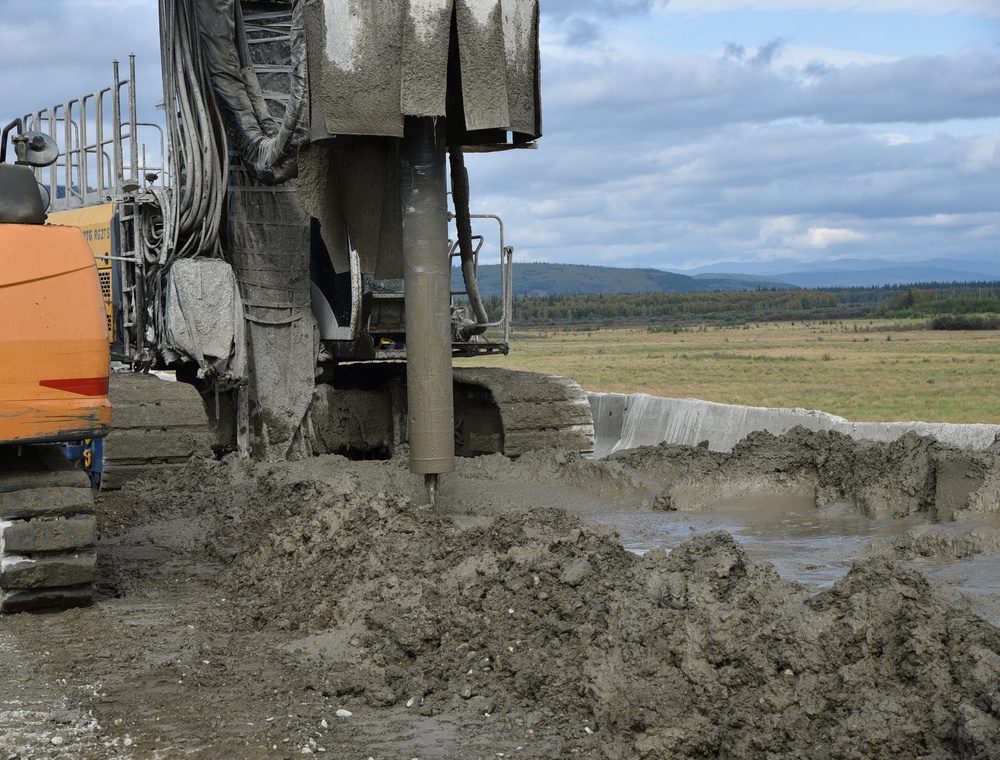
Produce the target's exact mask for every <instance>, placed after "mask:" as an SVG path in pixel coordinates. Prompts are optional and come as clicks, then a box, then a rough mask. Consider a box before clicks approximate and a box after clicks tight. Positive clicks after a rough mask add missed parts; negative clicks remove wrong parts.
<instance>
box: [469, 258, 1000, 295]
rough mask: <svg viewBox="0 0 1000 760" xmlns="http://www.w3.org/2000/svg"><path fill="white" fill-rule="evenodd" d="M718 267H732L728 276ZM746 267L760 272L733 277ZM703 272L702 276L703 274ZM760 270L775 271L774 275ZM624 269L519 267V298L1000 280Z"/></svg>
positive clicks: (854, 266) (888, 272) (942, 269)
mask: <svg viewBox="0 0 1000 760" xmlns="http://www.w3.org/2000/svg"><path fill="white" fill-rule="evenodd" d="M716 267H732V269H730V270H729V271H728V272H727V271H719V270H717V269H716ZM741 267H745V268H746V269H747V270H757V271H755V272H746V273H742V274H734V272H738V271H739V269H740V268H741ZM699 270H701V271H699ZM761 270H774V271H773V273H772V272H770V271H768V272H764V271H761ZM687 272H688V273H685V274H682V273H680V272H668V271H664V270H662V269H625V268H622V267H602V266H586V265H583V264H531V263H526V264H515V265H514V295H515V296H518V297H521V296H536V297H544V296H563V295H601V294H603V295H613V294H616V293H695V292H706V291H713V290H762V289H768V290H771V289H774V290H788V289H794V288H849V287H861V288H871V287H881V286H882V285H909V284H916V283H925V282H990V281H994V280H1000V262H992V261H949V260H947V259H932V260H930V261H922V262H914V263H907V264H900V263H899V262H891V261H886V260H885V259H870V260H861V259H839V260H836V261H828V262H822V263H817V264H803V263H801V262H796V261H791V260H784V261H780V262H766V263H738V262H728V263H727V264H716V265H713V266H710V267H699V268H698V269H690V270H687ZM463 289H464V288H463V286H462V272H461V270H460V269H459V268H458V267H453V268H452V290H456V291H457V290H463ZM479 289H480V292H481V293H482V294H483V295H484V296H486V297H489V296H499V295H500V267H499V266H498V265H496V264H489V265H484V266H481V267H480V268H479Z"/></svg>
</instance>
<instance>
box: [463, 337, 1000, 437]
mask: <svg viewBox="0 0 1000 760" xmlns="http://www.w3.org/2000/svg"><path fill="white" fill-rule="evenodd" d="M469 363H473V364H482V365H487V366H490V365H492V366H505V367H510V368H515V369H525V370H531V371H534V372H543V373H549V374H558V375H565V376H567V377H571V378H573V379H574V380H576V381H577V382H579V383H580V384H581V385H582V386H583V387H584V388H585V389H587V390H591V391H609V392H617V393H649V394H652V395H656V396H668V397H675V398H698V399H704V400H708V401H717V402H721V403H727V404H747V405H751V406H768V407H798V408H805V409H819V410H822V411H825V412H829V413H831V414H836V415H840V416H843V417H846V418H847V419H849V420H852V421H914V420H920V421H924V422H963V423H967V422H984V423H994V424H1000V333H998V332H997V331H995V330H968V331H961V330H930V329H927V322H926V321H921V320H911V321H903V322H899V321H896V322H894V321H889V320H877V319H874V320H869V319H865V320H859V321H846V320H840V321H837V320H830V321H826V320H824V321H816V322H802V321H796V322H766V323H748V324H744V325H739V326H725V325H715V326H713V325H700V326H686V327H680V328H678V327H674V328H673V329H669V330H658V331H652V330H650V329H649V328H646V327H639V326H636V327H622V328H615V329H606V328H602V329H589V330H588V329H560V328H533V329H519V330H516V331H515V333H514V335H513V336H512V338H511V352H510V354H509V355H508V356H505V357H489V358H482V359H477V360H458V361H456V365H461V364H469Z"/></svg>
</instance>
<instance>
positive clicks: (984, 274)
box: [674, 258, 1000, 288]
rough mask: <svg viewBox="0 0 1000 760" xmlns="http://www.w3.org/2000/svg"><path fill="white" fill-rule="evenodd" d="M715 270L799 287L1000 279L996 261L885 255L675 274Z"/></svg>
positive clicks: (729, 265)
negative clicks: (900, 258)
mask: <svg viewBox="0 0 1000 760" xmlns="http://www.w3.org/2000/svg"><path fill="white" fill-rule="evenodd" d="M674 271H677V270H674ZM719 272H747V273H749V274H758V275H767V276H770V277H774V278H776V279H778V280H783V281H785V282H790V283H792V284H794V285H796V286H798V287H802V288H827V287H879V286H881V285H906V284H909V283H917V282H970V281H990V280H997V279H1000V261H988V260H978V261H964V260H958V259H940V258H939V259H928V260H926V261H914V262H899V261H890V260H888V259H833V260H830V261H822V262H814V263H803V262H801V261H795V260H793V259H776V260H774V261H766V262H735V261H726V262H721V263H718V264H711V265H708V266H703V267H695V268H693V269H686V270H683V272H678V274H681V273H683V274H690V275H693V276H700V275H702V274H713V273H719Z"/></svg>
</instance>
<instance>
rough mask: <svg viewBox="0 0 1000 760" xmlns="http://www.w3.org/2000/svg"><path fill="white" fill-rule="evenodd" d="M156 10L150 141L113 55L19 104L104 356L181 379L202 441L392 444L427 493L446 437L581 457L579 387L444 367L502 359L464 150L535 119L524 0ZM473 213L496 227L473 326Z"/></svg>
mask: <svg viewBox="0 0 1000 760" xmlns="http://www.w3.org/2000/svg"><path fill="white" fill-rule="evenodd" d="M160 25H161V30H160V31H161V54H162V69H163V83H164V99H163V107H164V111H165V115H166V119H165V121H166V130H165V133H163V132H160V133H157V132H156V131H155V127H154V125H150V124H144V123H142V122H141V121H139V120H138V119H137V116H136V110H137V109H136V91H135V87H134V82H135V77H134V70H132V71H131V72H130V74H129V76H128V77H127V78H120V76H119V73H118V68H117V64H116V68H115V83H114V85H113V86H112V87H111V88H108V89H107V90H104V91H101V92H99V93H94V94H93V95H89V96H87V97H84V98H80V99H77V100H74V101H71V102H69V103H67V104H65V105H63V106H60V107H56V108H52V109H46V110H44V111H38V112H35V113H33V114H29V115H27V116H26V117H25V118H26V123H27V124H28V126H30V127H31V128H32V129H35V130H38V131H45V132H48V133H49V134H52V135H55V136H57V137H59V138H61V139H62V141H63V142H65V150H64V154H63V159H62V160H61V162H59V163H57V164H55V165H54V166H53V167H52V168H51V169H48V170H40V173H39V179H40V181H41V182H42V183H43V184H47V185H48V186H49V187H51V188H54V189H58V191H57V192H53V196H54V200H53V203H54V208H55V209H61V210H62V211H61V213H62V214H66V215H72V214H76V215H77V217H76V219H75V222H74V223H77V224H80V225H82V226H84V227H88V228H89V229H91V235H90V238H91V242H92V244H94V245H95V253H96V254H97V255H98V256H99V258H100V261H102V262H104V269H105V274H104V277H105V280H106V285H107V291H108V296H109V299H108V300H109V306H108V309H109V323H110V326H111V332H112V355H113V358H116V359H118V360H119V361H121V362H123V363H125V364H128V365H131V366H132V367H134V368H141V369H145V368H171V369H176V371H177V376H178V378H180V379H184V380H187V381H189V382H191V383H192V384H194V385H196V386H197V387H198V388H199V389H200V390H201V392H202V395H203V397H204V399H205V401H206V407H207V409H208V411H209V413H210V415H211V416H212V417H213V421H214V422H215V424H216V429H217V430H218V431H219V434H218V437H217V440H216V445H217V446H219V447H222V448H234V449H238V450H239V451H240V452H241V453H242V454H244V455H246V456H255V457H258V458H279V457H287V456H295V455H305V454H309V453H314V452H327V451H332V452H337V453H345V454H348V455H354V456H379V455H384V454H386V453H388V452H390V451H392V450H393V449H395V448H396V447H398V446H399V445H400V444H402V443H404V442H405V443H408V445H409V455H410V465H411V469H412V470H413V471H414V472H415V473H420V474H423V475H425V477H426V479H427V483H428V487H429V489H430V491H431V494H432V496H433V492H434V489H435V487H436V482H437V476H438V475H439V474H440V473H445V472H448V471H450V470H451V469H452V468H453V466H454V463H453V456H454V454H455V453H456V451H457V453H459V454H477V453H489V452H494V451H500V452H504V453H507V454H509V455H517V454H519V453H521V452H522V451H525V450H528V449H531V448H538V447H541V446H550V445H557V446H563V447H566V448H573V449H589V448H590V447H591V446H592V436H593V425H592V420H591V417H590V408H589V405H588V403H587V401H586V398H585V397H584V395H583V393H582V391H581V390H580V388H579V386H577V385H576V384H575V383H572V382H571V381H568V380H565V379H562V378H550V377H545V376H538V375H531V374H528V373H516V372H505V371H503V370H498V369H465V368H462V369H458V368H453V367H452V357H453V356H476V355H482V354H490V353H506V352H507V350H508V340H509V325H510V316H511V307H512V298H511V288H510V270H511V261H512V251H511V249H510V248H509V247H508V246H507V245H506V242H505V241H504V239H503V228H502V223H499V220H498V219H497V218H495V217H485V216H484V217H476V216H475V215H473V214H471V213H470V200H469V181H468V175H467V172H466V169H465V160H464V156H465V154H466V153H468V152H470V151H477V152H484V151H499V150H508V149H515V148H525V147H533V146H534V140H535V139H536V138H537V137H538V136H539V135H540V134H541V112H540V95H539V61H538V56H539V54H538V5H537V0H420V2H416V0H379V1H378V2H373V1H372V0H290V1H288V0H286V1H281V0H278V1H275V2H237V1H236V0H161V2H160ZM106 124H107V125H109V126H107V127H105V126H104V125H106ZM149 130H154V131H152V132H150V134H151V135H152V137H143V133H144V132H145V131H149ZM161 157H162V158H161ZM154 164H157V165H154ZM449 175H450V182H449ZM449 185H450V198H451V209H449ZM81 209H82V210H83V211H81ZM80 214H89V215H90V216H89V217H87V218H83V217H81V216H80ZM53 216H54V217H56V218H62V219H63V221H67V222H72V221H73V219H71V218H69V216H66V217H60V214H53ZM450 221H454V224H455V233H454V237H455V238H456V239H455V240H454V241H451V240H449V222H450ZM474 222H475V223H488V224H491V225H496V230H497V233H498V235H497V234H494V237H498V238H499V250H498V251H497V253H496V260H498V261H499V262H500V263H501V268H502V271H503V273H504V277H503V297H502V298H501V299H500V308H499V313H497V314H494V315H490V314H488V313H487V310H486V308H485V306H484V302H483V299H482V298H481V297H480V294H479V289H478V285H477V276H476V272H477V266H478V259H479V256H480V255H481V252H480V247H481V246H482V245H483V240H484V237H483V236H482V235H476V234H474V232H473V229H472V227H473V223H474ZM453 262H454V263H455V264H456V265H457V267H460V269H461V272H462V276H461V281H462V283H463V285H462V286H461V287H459V288H456V289H455V290H453V288H452V270H453ZM112 380H113V386H114V378H112ZM143 392H144V390H143V389H139V390H135V391H134V393H135V394H137V397H138V400H140V401H141V398H142V393H143ZM112 395H113V394H112ZM134 400H135V399H134ZM125 414H126V416H129V413H127V412H126V413H125ZM130 419H131V421H124V418H123V422H122V423H121V426H123V427H128V426H130V425H134V426H138V427H141V426H142V425H143V424H144V420H143V419H142V415H141V414H140V415H138V416H135V415H133V416H132V418H130ZM116 427H118V422H117V420H116ZM109 448H110V447H109ZM128 448H129V452H128V453H129V455H132V456H134V455H135V454H136V450H137V448H139V449H141V447H136V446H135V445H131V444H130V445H129V447H128ZM115 456H116V455H115V454H113V453H112V454H111V457H112V464H113V462H114V458H115ZM158 457H160V458H164V459H165V458H167V457H168V452H159V453H157V454H155V455H153V454H151V455H150V457H149V458H148V460H149V461H158Z"/></svg>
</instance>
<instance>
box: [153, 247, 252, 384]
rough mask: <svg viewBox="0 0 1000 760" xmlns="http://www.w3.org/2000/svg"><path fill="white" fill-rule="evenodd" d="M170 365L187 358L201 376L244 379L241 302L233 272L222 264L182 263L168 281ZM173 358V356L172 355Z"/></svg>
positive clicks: (209, 261) (207, 261) (222, 380)
mask: <svg viewBox="0 0 1000 760" xmlns="http://www.w3.org/2000/svg"><path fill="white" fill-rule="evenodd" d="M165 320H166V336H167V340H166V343H167V345H166V346H165V347H164V349H165V353H167V358H168V360H176V359H177V358H180V357H189V358H191V359H193V360H194V361H196V362H198V376H199V377H202V378H205V379H209V380H212V379H217V380H218V381H219V383H220V384H221V385H222V386H223V387H226V386H227V385H237V384H239V383H241V382H243V380H244V379H245V378H246V371H247V367H246V361H247V357H246V349H245V346H246V340H245V332H244V325H243V303H242V301H241V300H240V292H239V290H238V289H237V287H236V278H235V277H234V276H233V269H232V267H230V266H229V264H227V263H226V262H225V261H222V260H220V259H180V260H178V261H175V262H174V264H173V266H172V267H171V268H170V274H169V275H168V276H167V296H166V316H165ZM171 354H173V355H171Z"/></svg>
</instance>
